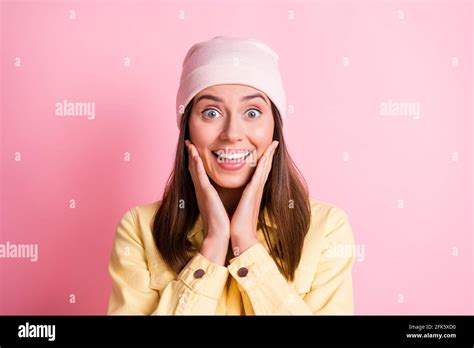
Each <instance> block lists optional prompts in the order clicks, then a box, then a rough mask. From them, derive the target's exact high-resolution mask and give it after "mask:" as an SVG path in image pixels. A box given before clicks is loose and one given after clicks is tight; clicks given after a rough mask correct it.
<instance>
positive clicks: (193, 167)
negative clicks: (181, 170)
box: [185, 140, 199, 193]
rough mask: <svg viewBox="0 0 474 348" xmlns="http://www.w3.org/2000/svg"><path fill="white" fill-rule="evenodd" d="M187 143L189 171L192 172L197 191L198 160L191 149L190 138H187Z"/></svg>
mask: <svg viewBox="0 0 474 348" xmlns="http://www.w3.org/2000/svg"><path fill="white" fill-rule="evenodd" d="M185 143H186V148H187V152H188V169H189V172H190V173H191V178H192V180H193V183H194V186H195V187H196V191H199V190H198V187H197V185H199V179H198V176H197V171H196V160H195V159H194V158H193V154H192V151H191V146H190V145H191V142H190V141H189V140H185ZM196 193H197V192H196Z"/></svg>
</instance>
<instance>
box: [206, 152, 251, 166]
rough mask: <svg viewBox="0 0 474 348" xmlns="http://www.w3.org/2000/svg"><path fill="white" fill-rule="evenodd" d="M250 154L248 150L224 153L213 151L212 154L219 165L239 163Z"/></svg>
mask: <svg viewBox="0 0 474 348" xmlns="http://www.w3.org/2000/svg"><path fill="white" fill-rule="evenodd" d="M251 153H252V152H251V151H250V150H238V151H232V150H230V151H225V150H215V151H212V154H213V155H214V156H215V157H216V158H217V162H219V163H240V162H243V161H245V160H246V159H247V157H249V156H250V154H251Z"/></svg>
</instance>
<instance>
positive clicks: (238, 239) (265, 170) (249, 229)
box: [230, 140, 278, 256]
mask: <svg viewBox="0 0 474 348" xmlns="http://www.w3.org/2000/svg"><path fill="white" fill-rule="evenodd" d="M277 146H278V141H276V140H274V141H272V143H271V144H270V145H269V146H268V147H267V149H266V150H265V152H264V153H263V155H262V157H261V158H260V160H259V161H258V164H257V168H256V169H255V172H254V174H253V177H252V179H251V180H250V182H249V183H248V184H247V186H246V187H245V190H244V191H243V193H242V197H241V198H240V202H239V204H238V206H237V208H236V209H235V212H234V214H233V215H232V219H231V222H230V238H231V242H232V251H233V253H234V256H238V255H239V254H241V253H243V252H244V251H245V250H246V249H248V248H250V247H251V246H252V245H254V244H256V243H258V242H259V241H258V239H257V222H258V214H259V212H260V203H261V201H262V194H263V188H264V187H265V183H266V181H267V178H268V174H269V173H270V170H271V169H272V160H273V155H274V153H275V149H276V148H277Z"/></svg>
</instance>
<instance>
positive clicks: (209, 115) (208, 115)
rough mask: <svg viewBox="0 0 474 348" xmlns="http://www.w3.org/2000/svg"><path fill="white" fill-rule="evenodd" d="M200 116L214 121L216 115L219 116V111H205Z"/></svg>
mask: <svg viewBox="0 0 474 348" xmlns="http://www.w3.org/2000/svg"><path fill="white" fill-rule="evenodd" d="M202 114H203V115H204V116H205V117H206V118H210V119H214V118H217V115H218V114H219V111H217V110H216V109H205V110H204V111H203V112H202Z"/></svg>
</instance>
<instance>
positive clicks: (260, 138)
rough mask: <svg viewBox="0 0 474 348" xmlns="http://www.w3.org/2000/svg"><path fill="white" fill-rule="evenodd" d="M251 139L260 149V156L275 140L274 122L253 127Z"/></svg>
mask: <svg viewBox="0 0 474 348" xmlns="http://www.w3.org/2000/svg"><path fill="white" fill-rule="evenodd" d="M251 139H252V142H253V144H254V145H255V146H256V148H257V150H258V154H259V156H260V155H262V154H263V153H264V152H265V150H266V149H267V147H268V145H270V144H271V142H272V140H273V124H272V125H271V126H270V125H264V126H262V127H257V128H255V129H253V130H252V137H251Z"/></svg>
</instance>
